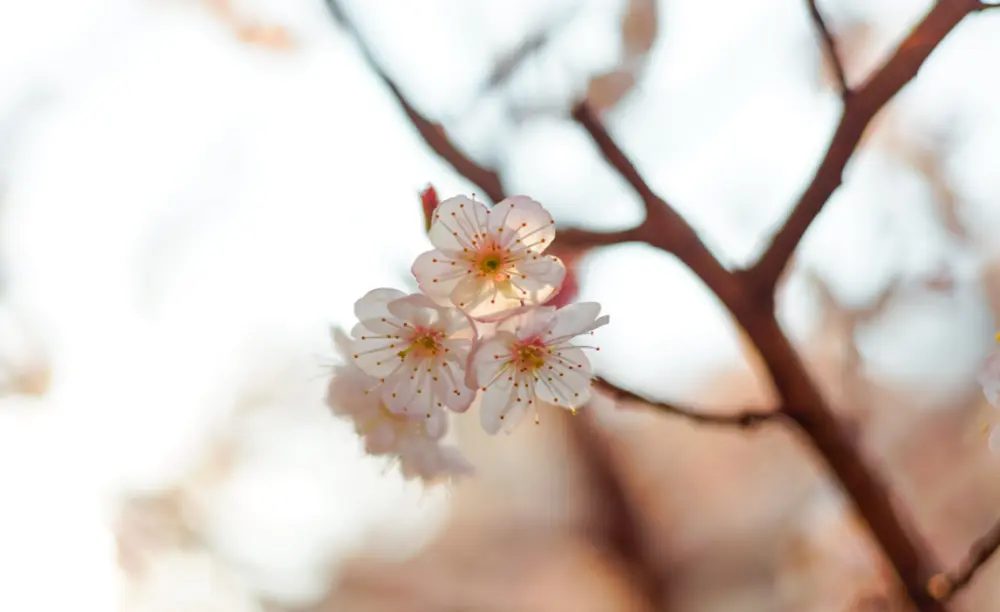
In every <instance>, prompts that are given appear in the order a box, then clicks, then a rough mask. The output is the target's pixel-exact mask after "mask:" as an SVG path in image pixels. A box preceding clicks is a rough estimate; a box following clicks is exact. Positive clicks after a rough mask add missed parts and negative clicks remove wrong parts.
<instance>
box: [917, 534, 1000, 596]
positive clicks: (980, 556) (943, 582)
mask: <svg viewBox="0 0 1000 612" xmlns="http://www.w3.org/2000/svg"><path fill="white" fill-rule="evenodd" d="M997 550H1000V521H997V523H996V524H994V525H993V527H991V528H990V530H989V531H988V532H987V533H986V535H984V536H983V537H981V538H979V539H978V540H976V541H975V542H974V543H973V544H972V547H971V548H970V549H969V554H968V555H967V556H966V558H965V560H964V561H962V563H961V565H959V567H958V568H956V569H955V570H953V571H950V572H947V573H943V574H938V575H937V576H934V577H933V578H931V581H930V582H929V583H928V584H927V590H928V591H930V593H931V595H933V596H934V597H935V598H936V599H939V600H941V601H947V600H948V599H951V597H952V596H953V595H954V594H955V593H957V592H958V591H960V590H961V589H963V588H964V587H966V586H968V584H969V583H970V582H972V579H973V578H974V577H975V576H976V573H977V572H978V571H979V570H980V569H982V567H983V566H984V565H986V562H987V561H989V560H990V558H991V557H992V556H993V554H994V553H996V551H997Z"/></svg>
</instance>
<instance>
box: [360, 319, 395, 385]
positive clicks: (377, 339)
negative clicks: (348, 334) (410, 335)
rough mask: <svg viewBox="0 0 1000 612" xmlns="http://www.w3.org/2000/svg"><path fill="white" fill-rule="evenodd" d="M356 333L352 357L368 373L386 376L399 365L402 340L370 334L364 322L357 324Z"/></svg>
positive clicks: (375, 375) (380, 376)
mask: <svg viewBox="0 0 1000 612" xmlns="http://www.w3.org/2000/svg"><path fill="white" fill-rule="evenodd" d="M354 333H356V334H358V335H357V337H356V338H355V340H354V342H352V343H351V349H352V350H353V351H354V352H353V353H352V354H351V358H352V359H353V360H354V363H355V364H356V365H357V366H358V367H359V368H361V370H363V371H364V372H365V373H366V374H369V375H371V376H374V377H376V378H385V377H386V376H388V375H390V374H392V373H393V372H394V371H395V370H396V368H398V367H399V365H400V363H401V360H400V358H399V355H398V353H399V350H400V346H402V344H401V341H400V340H398V339H395V338H390V337H386V336H384V335H381V334H373V335H368V333H370V331H369V330H368V328H367V327H366V326H364V325H363V324H359V325H358V326H355V328H354Z"/></svg>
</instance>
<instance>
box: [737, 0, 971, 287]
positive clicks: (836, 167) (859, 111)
mask: <svg viewBox="0 0 1000 612" xmlns="http://www.w3.org/2000/svg"><path fill="white" fill-rule="evenodd" d="M983 6H984V5H983V4H982V3H981V2H979V1H978V0H938V2H937V3H935V5H934V7H933V8H932V9H931V10H930V12H928V13H927V15H926V16H925V17H924V18H923V20H922V21H921V22H920V23H919V24H917V26H916V27H915V28H913V30H912V31H911V32H910V34H909V35H908V36H907V37H906V39H905V40H903V42H902V43H900V45H899V46H898V47H897V48H896V50H895V52H894V53H893V54H892V56H890V57H889V59H888V60H887V61H886V62H885V63H884V64H883V65H882V67H881V68H879V69H878V70H876V71H875V73H874V74H872V75H871V76H870V77H868V79H866V80H865V82H864V83H863V84H862V85H861V86H860V87H859V88H858V89H856V90H854V92H853V94H852V95H851V96H849V97H848V98H847V99H846V101H845V103H844V110H843V113H842V114H841V117H840V121H839V123H838V124H837V128H836V130H835V131H834V134H833V139H832V140H831V142H830V146H829V148H828V149H827V152H826V155H825V156H824V158H823V161H822V162H821V163H820V165H819V168H818V169H817V170H816V174H815V175H814V176H813V179H812V182H811V183H810V184H809V187H807V188H806V190H805V192H804V193H803V194H802V196H801V197H800V198H799V201H798V203H797V204H796V205H795V208H794V209H793V210H792V213H791V214H790V215H789V216H788V219H787V220H786V221H785V223H784V225H783V226H782V227H781V229H779V230H778V232H777V233H776V234H775V235H774V238H773V239H772V240H771V245H770V246H769V247H768V249H767V250H766V251H765V252H764V254H763V255H762V256H761V258H760V259H759V260H758V261H757V263H756V264H754V266H753V267H752V268H751V269H750V276H751V278H753V280H754V283H755V284H756V286H757V287H759V289H760V291H762V292H770V291H773V289H774V288H775V286H776V285H777V282H778V279H779V278H780V276H781V274H782V273H783V272H784V269H785V266H786V265H787V264H788V260H789V259H790V258H791V256H792V253H793V252H794V251H795V249H796V247H797V246H798V244H799V241H801V240H802V236H804V235H805V233H806V230H808V229H809V226H810V225H811V224H812V222H813V220H814V219H815V218H816V217H817V215H819V213H820V212H821V211H822V210H823V207H824V206H825V205H826V203H827V201H828V200H829V199H830V196H831V195H832V194H833V192H834V191H835V190H836V189H837V188H838V187H839V186H840V184H841V183H842V182H843V174H844V168H845V167H846V166H847V162H848V161H850V159H851V157H852V156H853V154H854V150H855V148H856V147H857V145H858V142H859V141H860V140H861V137H862V135H863V134H864V132H865V129H866V128H867V127H868V124H869V123H870V122H871V120H872V119H873V118H874V117H875V115H876V114H877V113H878V112H879V110H881V109H882V107H883V106H885V104H886V103H887V102H889V100H890V99H892V97H893V96H895V95H896V93H898V92H899V90H900V89H902V88H903V86H905V85H906V84H907V83H909V82H910V80H912V79H913V77H915V76H916V74H917V71H918V70H920V67H921V66H922V65H923V63H924V61H925V60H926V59H927V57H928V56H929V55H930V54H931V52H932V51H933V50H934V49H935V47H937V45H938V44H939V43H940V42H941V41H942V40H944V37H945V36H947V35H948V33H949V32H951V31H952V29H954V28H955V26H957V25H958V23H959V22H960V21H962V19H964V18H965V16H966V15H968V14H969V13H973V12H975V11H978V10H981V9H982V8H983Z"/></svg>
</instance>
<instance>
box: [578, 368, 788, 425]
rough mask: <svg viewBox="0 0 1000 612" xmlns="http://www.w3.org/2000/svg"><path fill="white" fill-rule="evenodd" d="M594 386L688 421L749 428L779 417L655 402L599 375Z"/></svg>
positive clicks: (617, 397) (753, 411) (618, 398)
mask: <svg viewBox="0 0 1000 612" xmlns="http://www.w3.org/2000/svg"><path fill="white" fill-rule="evenodd" d="M594 387H595V388H597V389H599V390H601V391H602V392H604V393H605V394H606V395H608V396H610V397H611V398H612V399H614V400H616V401H621V400H625V401H631V402H639V403H641V404H643V405H645V406H647V407H649V408H653V409H655V410H659V411H660V412H665V413H667V414H670V415H674V416H679V417H682V418H685V419H687V420H689V421H693V422H695V423H701V424H705V425H723V426H732V427H739V428H747V429H750V428H754V427H756V426H758V425H760V424H762V423H764V422H765V421H769V420H771V419H775V418H779V417H781V412H780V411H777V410H760V409H751V410H742V411H740V412H734V413H730V414H711V413H707V412H702V411H700V410H697V409H694V408H688V407H684V406H678V405H677V404H668V403H666V402H657V401H654V400H651V399H648V398H645V397H643V396H641V395H639V394H637V393H634V392H632V391H629V390H627V389H622V388H621V387H619V386H617V385H615V384H612V383H610V382H608V381H607V380H606V379H604V378H599V377H598V378H594Z"/></svg>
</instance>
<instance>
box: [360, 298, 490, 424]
mask: <svg viewBox="0 0 1000 612" xmlns="http://www.w3.org/2000/svg"><path fill="white" fill-rule="evenodd" d="M354 312H355V314H356V315H357V316H358V319H360V322H359V323H358V324H357V325H356V326H355V327H354V329H353V330H352V333H351V335H352V336H353V337H354V340H353V342H352V343H351V353H350V354H351V357H352V359H353V361H354V363H355V364H357V366H358V367H359V368H360V369H361V370H362V371H363V372H365V373H366V374H368V375H370V376H373V377H375V379H376V380H375V381H374V384H373V386H372V388H371V389H369V391H373V392H374V391H375V389H376V388H377V389H378V394H379V395H380V397H381V399H382V401H384V402H385V405H386V407H387V408H388V409H389V410H390V411H392V412H394V413H397V414H400V413H416V414H424V415H431V416H429V417H427V418H431V417H432V416H433V415H434V413H435V412H438V411H441V410H443V409H445V408H447V409H450V410H454V411H456V412H464V411H465V410H467V409H468V408H469V405H470V404H471V403H472V400H473V399H474V398H475V392H473V391H472V390H471V389H469V388H468V387H466V386H465V383H464V378H465V364H466V362H467V360H468V355H469V350H470V348H471V345H472V342H473V340H475V338H476V331H475V326H474V325H473V323H472V321H471V320H470V319H469V318H468V317H467V316H466V315H465V314H464V313H463V312H462V311H460V310H458V309H456V308H451V307H449V306H442V305H439V304H437V303H435V302H434V301H433V300H431V299H430V298H428V297H427V296H425V295H420V294H413V295H406V294H404V293H403V292H402V291H397V290H395V289H374V290H372V291H369V292H368V293H367V294H365V295H364V297H362V298H361V299H360V300H358V301H357V302H356V303H355V305H354Z"/></svg>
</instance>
